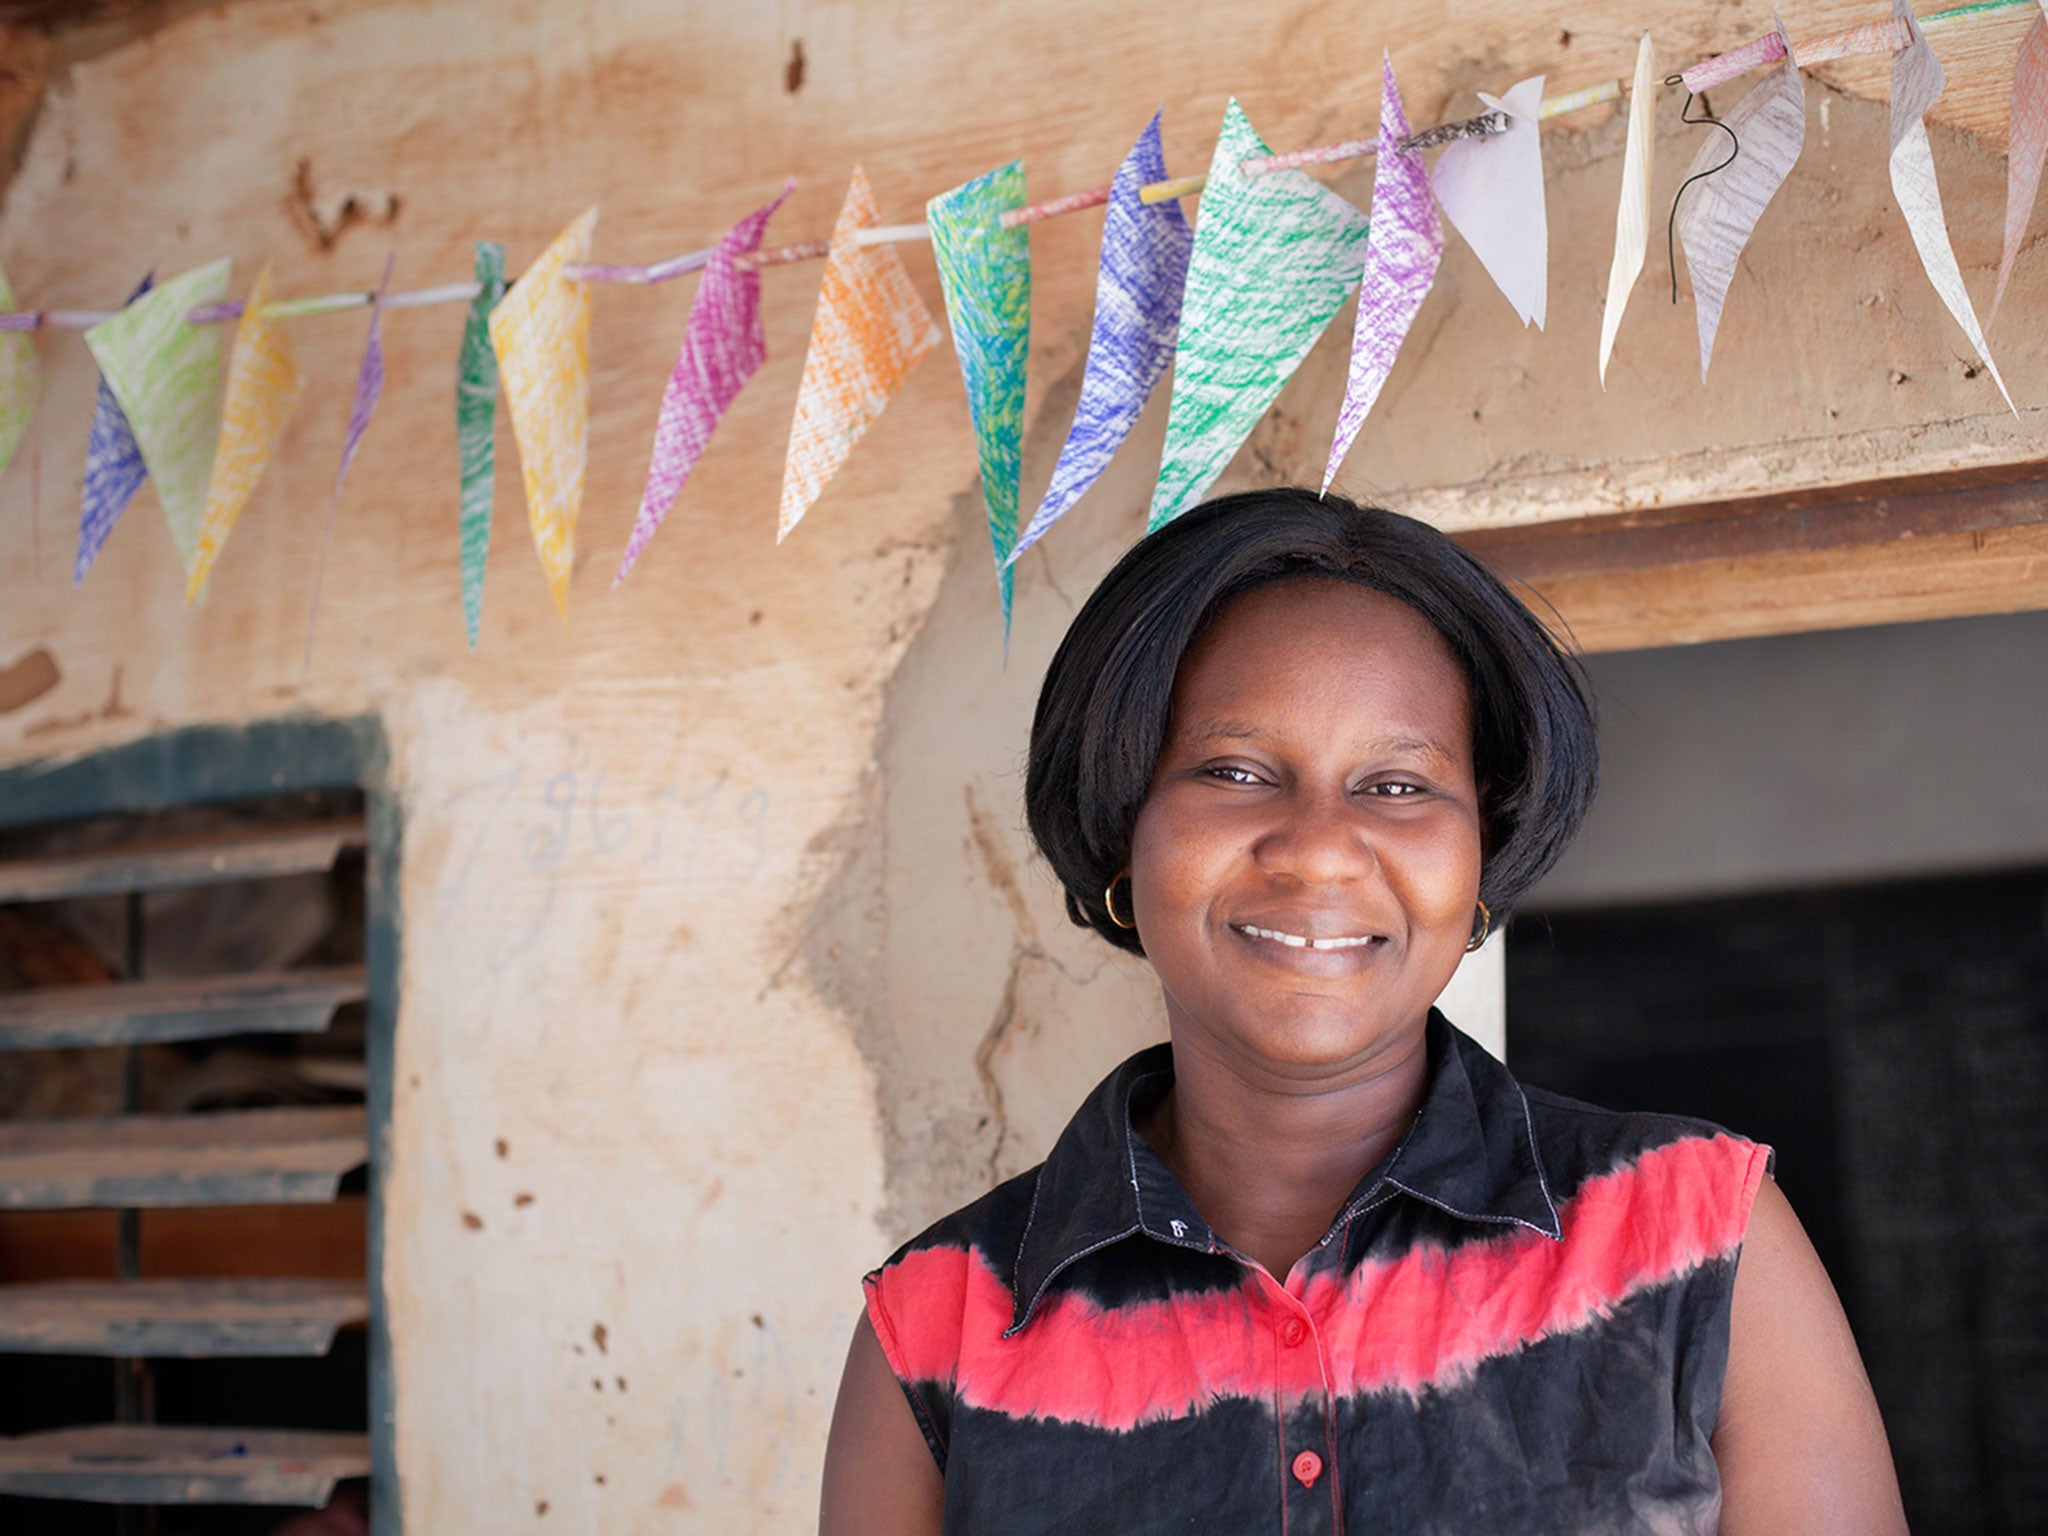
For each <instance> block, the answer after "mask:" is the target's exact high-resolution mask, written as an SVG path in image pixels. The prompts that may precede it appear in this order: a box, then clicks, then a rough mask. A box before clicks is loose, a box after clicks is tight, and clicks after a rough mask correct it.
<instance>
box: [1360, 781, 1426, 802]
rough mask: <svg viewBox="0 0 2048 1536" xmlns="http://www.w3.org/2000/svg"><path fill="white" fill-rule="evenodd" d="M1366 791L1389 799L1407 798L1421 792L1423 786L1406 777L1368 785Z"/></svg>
mask: <svg viewBox="0 0 2048 1536" xmlns="http://www.w3.org/2000/svg"><path fill="white" fill-rule="evenodd" d="M1365 792H1366V793H1367V794H1369V795H1378V796H1380V797H1381V798H1383V799H1387V800H1405V799H1407V798H1409V797H1410V796H1412V795H1419V794H1421V793H1422V786H1421V785H1420V784H1411V783H1409V782H1407V781H1406V780H1405V779H1388V780H1386V781H1384V782H1383V783H1379V784H1368V785H1366V786H1365Z"/></svg>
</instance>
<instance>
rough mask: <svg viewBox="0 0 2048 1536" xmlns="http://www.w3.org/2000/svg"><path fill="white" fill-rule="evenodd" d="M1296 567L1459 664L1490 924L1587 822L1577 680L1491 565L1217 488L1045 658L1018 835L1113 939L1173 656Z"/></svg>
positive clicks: (1076, 907)
mask: <svg viewBox="0 0 2048 1536" xmlns="http://www.w3.org/2000/svg"><path fill="white" fill-rule="evenodd" d="M1299 576H1320V577H1332V578H1335V579H1337V580H1340V581H1355V582H1358V583H1359V584H1361V585H1363V586H1368V587H1372V588H1374V589H1376V590H1378V591H1381V592H1384V593H1386V594H1387V595H1388V596H1389V597H1394V598H1398V599H1399V600H1400V601H1402V602H1404V603H1406V604H1408V606H1409V607H1411V608H1413V609H1415V610H1416V612H1418V613H1420V614H1421V615H1422V616H1423V617H1424V618H1426V619H1427V620H1429V622H1430V623H1431V624H1432V625H1434V626H1435V627H1436V629H1437V632H1438V633H1439V634H1441V635H1442V636H1443V637H1444V639H1445V640H1446V641H1447V642H1448V643H1449V645H1450V647H1451V651H1452V653H1453V654H1454V655H1455V656H1456V657H1457V658H1458V661H1459V662H1460V664H1461V665H1462V666H1463V667H1464V670H1465V678H1466V682H1467V686H1468V687H1469V689H1470V692H1471V704H1472V759H1473V769H1474V772H1475V776H1476V779H1477V781H1478V784H1479V787H1480V816H1481V822H1482V826H1483V829H1484V830H1483V835H1482V849H1483V854H1482V863H1481V867H1480V875H1479V899H1480V900H1481V901H1483V902H1485V903H1486V905H1487V907H1488V908H1489V909H1490V910H1491V912H1492V917H1493V924H1494V926H1495V927H1499V926H1500V925H1501V924H1502V923H1503V922H1505V921H1506V919H1507V916H1508V914H1509V913H1510V912H1511V911H1512V910H1513V909H1514V905H1515V902H1516V901H1517V900H1518V899H1519V898H1520V897H1521V895H1522V894H1523V893H1524V892H1525V891H1527V890H1528V889H1529V887H1530V886H1532V885H1534V884H1535V883H1536V881H1537V880H1539V879H1540V878H1541V877H1542V876H1543V875H1544V873H1545V872H1546V871H1548V870H1549V868H1550V867H1551V865H1553V864H1554V863H1556V862H1557V858H1558V855H1559V854H1561V853H1562V852H1564V849H1565V845H1566V844H1568V843H1569V842H1570V841H1571V840H1572V837H1573V835H1574V834H1575V833H1577V831H1578V829H1579V823H1580V822H1581V821H1583V820H1584V819H1585V815H1586V810H1587V808H1588V807H1589V806H1590V805H1591V804H1592V802H1593V792H1594V790H1595V788H1596V787H1597V785H1598V783H1599V778H1600V756H1599V748H1598V745H1597V743H1596V741H1595V735H1594V727H1593V707H1592V702H1591V699H1590V697H1589V695H1588V691H1587V688H1586V684H1585V679H1584V675H1583V673H1582V672H1581V671H1580V669H1579V666H1578V663H1577V662H1576V661H1575V660H1574V659H1573V658H1572V657H1571V655H1570V654H1569V653H1567V652H1566V651H1565V650H1564V648H1563V647H1561V646H1560V645H1559V644H1558V643H1557V641H1556V640H1555V639H1553V638H1552V637H1551V635H1550V632H1549V631H1548V630H1546V629H1545V628H1544V627H1543V625H1542V624H1541V623H1539V622H1538V621H1537V619H1536V617H1535V615H1533V614H1532V613H1530V612H1529V610H1528V609H1527V608H1526V607H1524V606H1523V605H1522V603H1521V602H1520V600H1518V599H1517V598H1516V597H1515V596H1514V594H1513V593H1511V592H1509V591H1508V589H1507V587H1506V585H1505V584H1504V583H1503V582H1502V581H1501V579H1500V578H1499V577H1498V576H1496V575H1495V574H1494V573H1493V572H1492V571H1491V570H1489V569H1488V568H1487V567H1486V566H1485V565H1483V564H1482V563H1480V562H1479V561H1478V560H1476V559H1475V558H1473V557H1472V556H1471V555H1468V554H1467V553H1465V551H1464V550H1462V549H1460V548H1459V547H1458V546H1457V545H1456V544H1453V543H1452V542H1451V541H1450V540H1449V539H1448V538H1446V537H1445V536H1444V535H1443V534H1441V533H1439V532H1438V531H1437V530H1436V529H1434V528H1432V527H1430V526H1429V525H1428V524H1427V523H1422V522H1417V521H1416V520H1415V519H1414V518H1410V517H1403V516H1401V515H1400V514H1399V513H1395V512H1387V511H1383V510H1381V509H1379V508H1377V507H1361V506H1358V505H1357V504H1356V503H1354V502H1350V501H1346V500H1344V499H1343V498H1342V497H1340V496H1318V495H1316V494H1315V493H1314V492H1313V491H1308V490H1302V489H1299V488H1294V487H1283V488H1280V489H1275V490H1265V491H1245V492H1241V493H1239V494H1237V495H1234V496H1219V497H1217V498H1216V499H1215V500H1213V501H1208V502H1204V503H1203V504H1202V505H1200V506H1198V507H1195V508H1193V509H1192V510H1190V511H1188V512H1186V513H1184V514H1183V515H1182V516H1180V517H1178V518H1176V519H1175V520H1174V521H1173V522H1170V523H1168V524H1167V525H1166V526H1165V527H1164V528H1161V529H1160V530H1159V531H1158V532H1156V533H1153V534H1151V535H1150V536H1148V537H1147V538H1145V539H1143V540H1142V541H1140V542H1139V543H1138V544H1137V545H1136V546H1134V547H1133V548H1132V549H1131V551H1130V552H1129V553H1128V554H1126V555H1125V556H1124V557H1123V559H1122V560H1120V561H1118V562H1117V565H1116V568H1115V569H1114V570H1112V571H1111V572H1110V573H1109V574H1108V575H1107V576H1106V577H1104V578H1103V580H1102V584H1101V585H1100V586H1098V587H1097V588H1096V589H1095V591H1094V592H1093V593H1092V594H1090V596H1089V598H1088V601H1087V602H1086V603H1084V604H1082V605H1081V611H1080V612H1079V613H1078V614H1076V615H1075V616H1074V622H1073V624H1072V625H1071V626H1069V627H1068V630H1067V634H1066V638H1065V639H1064V640H1062V641H1061V642H1060V648H1059V650H1058V651H1057V652H1056V653H1055V654H1054V656H1053V659H1052V665H1051V666H1050V667H1049V668H1047V669H1046V674H1045V685H1044V687H1043V688H1042V689H1040V691H1039V695H1038V711H1037V714H1036V715H1035V716H1034V718H1033V720H1032V722H1031V755H1030V765H1029V767H1028V769H1027V771H1026V773H1025V779H1024V809H1025V815H1026V817H1027V819H1028V820H1029V822H1030V826H1031V835H1032V837H1033V838H1034V839H1035V840H1036V841H1037V843H1038V846H1039V849H1040V850H1041V851H1042V852H1043V853H1044V854H1045V857H1046V859H1047V860H1048V861H1049V862H1050V863H1051V865H1052V867H1053V872H1054V873H1055V874H1056V875H1058V876H1059V880H1060V884H1061V885H1062V886H1064V887H1065V889H1066V894H1067V915H1068V916H1069V917H1071V918H1072V919H1073V920H1074V921H1075V922H1076V923H1077V924H1079V925H1080V926H1082V927H1084V928H1093V929H1094V930H1095V931H1096V932H1097V933H1099V934H1101V935H1102V937H1104V938H1105V939H1107V940H1109V942H1110V943H1112V944H1115V945H1117V946H1118V947H1119V948H1122V949H1128V950H1131V951H1132V952H1134V953H1137V954H1143V953H1144V950H1143V947H1142V946H1141V945H1140V944H1139V942H1138V935H1137V931H1136V930H1135V929H1130V928H1124V927H1121V926H1120V925H1118V924H1116V923H1114V922H1112V921H1111V919H1110V916H1109V913H1108V911H1107V909H1106V908H1105V907H1104V905H1103V893H1104V891H1105V889H1106V888H1107V887H1108V885H1109V883H1110V882H1111V881H1112V880H1113V879H1115V878H1116V876H1117V875H1118V874H1120V873H1121V872H1122V871H1123V870H1125V869H1126V868H1127V867H1128V865H1129V862H1130V851H1131V833H1132V829H1133V827H1134V826H1135V824H1136V822H1137V816H1138V807H1139V805H1140V804H1141V803H1142V802H1143V801H1144V798H1145V795H1146V792H1147V790H1148V789H1149V788H1150V786H1151V783H1152V771H1153V767H1154V765H1155V764H1156V763H1157V761H1158V758H1159V750H1160V747H1161V745H1162V744H1163V743H1164V741H1165V738H1166V727H1167V711H1168V708H1169V706H1170V704H1171V702H1172V698H1173V685H1174V679H1175V677H1176V676H1177V675H1178V673H1179V671H1180V664H1181V658H1182V657H1183V656H1185V655H1186V654H1187V649H1188V647H1189V646H1190V645H1191V644H1193V643H1194V640H1195V637H1196V636H1197V635H1199V634H1200V633H1201V632H1202V630H1203V629H1204V628H1205V627H1206V626H1207V625H1208V624H1209V622H1210V621H1211V620H1212V619H1213V618H1214V617H1215V616H1216V614H1217V612H1218V611H1219V610H1220V609H1221V608H1222V607H1223V606H1224V605H1225V604H1226V603H1228V602H1229V601H1230V600H1231V599H1232V598H1234V597H1236V596H1238V595H1239V594H1241V593H1243V592H1247V591H1249V590H1250V589H1251V588H1253V587H1258V586H1263V585H1265V584H1266V583H1267V582H1271V581H1281V580H1285V579H1287V578H1289V577H1299ZM1129 900H1130V898H1129V896H1128V895H1126V896H1125V897H1124V902H1125V904H1126V905H1128V903H1129Z"/></svg>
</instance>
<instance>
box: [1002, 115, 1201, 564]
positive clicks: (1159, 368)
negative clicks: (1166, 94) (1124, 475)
mask: <svg viewBox="0 0 2048 1536" xmlns="http://www.w3.org/2000/svg"><path fill="white" fill-rule="evenodd" d="M1164 180H1166V155H1165V153H1164V151H1162V150H1161V148H1160V146H1159V114H1158V113H1156V112H1155V113H1154V114H1153V115H1152V121H1151V122H1149V123H1147V124H1146V125H1145V131H1144V132H1143V133H1141V134H1139V135H1138V142H1137V143H1136V144H1134V145H1132V146H1131V152H1130V153H1129V154H1128V155H1126V156H1124V163H1123V164H1122V165H1120V166H1118V167H1117V172H1116V181H1115V184H1114V185H1113V186H1112V187H1111V188H1110V194H1109V211H1108V215H1107V217H1106V219H1105V221H1104V223H1103V226H1102V268H1101V272H1100V275H1099V276H1098V277H1097V279H1096V284H1095V327H1094V331H1093V333H1092V334H1091V335H1090V337H1089V338H1088V369H1087V372H1086V373H1085V374H1084V375H1083V376H1082V379H1081V403H1080V406H1079V408H1078V409H1077V410H1076V411H1075V413H1074V425H1073V429H1072V430H1071V431H1069V432H1068V433H1067V443H1066V446H1065V447H1064V448H1062V449H1061V450H1060V460H1059V463H1058V464H1057V465H1056V466H1055V467H1054V469H1053V472H1052V485H1051V486H1050V487H1049V488H1048V489H1047V490H1046V493H1045V500H1044V501H1043V502H1041V503H1040V504H1039V507H1038V511H1037V513H1036V514H1035V515H1034V516H1033V517H1032V519H1031V523H1030V526H1028V527H1027V528H1026V529H1025V530H1024V534H1023V537H1022V538H1020V539H1018V540H1017V547H1016V549H1015V550H1013V551H1012V552H1011V554H1010V558H1009V559H1008V560H1007V561H1005V562H1004V563H1005V564H1006V565H1014V564H1016V562H1017V556H1019V555H1021V554H1023V553H1024V551H1025V550H1027V549H1029V548H1030V547H1031V546H1032V545H1033V544H1035V543H1037V542H1038V540H1039V539H1040V538H1042V537H1043V536H1044V535H1045V533H1046V531H1047V530H1048V529H1050V528H1051V527H1052V525H1053V524H1054V523H1056V522H1058V521H1059V519H1060V517H1061V516H1062V515H1063V514H1064V513H1065V512H1066V510H1067V509H1068V508H1069V507H1071V506H1073V504H1074V503H1075V502H1077V501H1079V500H1080V499H1081V497H1082V496H1083V495H1085V494H1086V493H1087V491H1088V488H1089V487H1090V486H1092V485H1093V484H1094V483H1095V482H1096V480H1097V479H1098V478H1099V477H1100V476H1101V474H1102V471H1103V470H1104V469H1105V468H1107V467H1108V465H1109V461H1110V459H1111V458H1112V457H1114V456H1115V454H1116V451H1117V449H1119V448H1121V447H1122V446H1123V442H1124V439H1125V438H1126V437H1128V436H1129V435H1130V431H1131V427H1132V425H1133V424H1134V423H1135V422H1136V421H1137V419H1138V415H1139V413H1140V412H1141V411H1143V410H1144V408H1145V402H1146V400H1147V399H1149V398H1150V397H1151V394H1152V391H1153V389H1154V388H1155V387H1156V386H1157V385H1158V383H1159V381H1160V380H1161V379H1162V378H1164V377H1165V376H1166V370H1167V368H1168V366H1169V365H1170V364H1171V363H1172V362H1173V347H1174V341H1175V338H1176V337H1177V336H1178V334H1179V332H1180V301H1181V295H1182V292H1183V290H1184V289H1185V288H1186V286H1187V278H1188V255H1189V253H1190V252H1191V251H1192V250H1193V249H1194V245H1195V232H1194V230H1193V228H1191V227H1190V226H1189V224H1188V221H1187V215H1186V214H1184V213H1182V212H1181V207H1180V204H1179V202H1178V201H1175V200H1168V201H1166V202H1163V203H1153V204H1151V205H1150V206H1147V205H1146V203H1145V202H1144V200H1143V199H1142V198H1140V197H1139V195H1138V193H1139V190H1140V189H1141V188H1142V187H1144V186H1145V184H1146V183H1148V182H1154V181H1164Z"/></svg>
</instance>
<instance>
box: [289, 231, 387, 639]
mask: <svg viewBox="0 0 2048 1536" xmlns="http://www.w3.org/2000/svg"><path fill="white" fill-rule="evenodd" d="M397 260H398V253H397V252H396V251H393V252H392V253H391V254H390V255H389V256H386V257H385V258H384V277H383V279H382V281H380V282H379V283H378V284H377V291H376V292H375V293H374V294H372V295H371V297H370V334H369V335H368V336H367V337H365V338H364V341H363V361H362V364H361V366H360V367H358V368H357V369H356V392H355V394H354V396H353V397H352V398H351V399H350V400H349V403H348V425H347V426H346V427H344V428H343V429H342V434H341V462H340V463H339V464H337V465H336V466H335V467H334V491H333V494H331V495H330V496H329V497H328V498H327V522H326V524H325V526H324V527H322V528H321V530H320V554H319V556H318V558H317V559H316V560H315V561H314V564H313V600H312V601H311V602H310V603H309V604H307V606H306V658H305V664H306V665H307V666H309V667H310V666H312V664H313V631H314V628H315V626H316V625H318V623H319V622H320V589H321V587H322V586H324V585H325V584H326V580H327V546H328V545H329V544H331V543H332V542H333V540H334V516H335V513H337V512H339V511H340V510H341V488H342V486H344V485H346V484H347V483H348V471H349V466H350V465H352V464H354V463H355V461H356V450H357V449H359V448H361V447H362V446H363V434H364V433H365V432H367V431H368V430H369V428H370V417H371V416H372V415H374V414H375V413H376V410H377V402H378V401H379V400H380V399H382V398H383V396H384V330H383V326H382V324H381V322H382V320H383V317H384V294H385V291H386V290H387V289H389V288H390V286H391V268H392V267H393V265H395V264H396V262H397Z"/></svg>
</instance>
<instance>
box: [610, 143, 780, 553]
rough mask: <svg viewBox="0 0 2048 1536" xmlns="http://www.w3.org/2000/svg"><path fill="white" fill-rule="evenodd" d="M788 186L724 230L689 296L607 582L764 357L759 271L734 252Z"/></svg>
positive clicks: (749, 244) (757, 236)
mask: <svg viewBox="0 0 2048 1536" xmlns="http://www.w3.org/2000/svg"><path fill="white" fill-rule="evenodd" d="M795 188H796V179H795V178H794V177H791V178H790V180H789V181H788V182H787V183H786V184H785V185H784V186H783V189H782V190H781V192H779V193H777V194H776V195H775V197H774V198H772V199H771V200H769V201H768V202H766V203H764V204H762V205H761V206H760V207H759V208H756V209H755V210H754V211H753V212H752V213H750V214H748V215H747V216H746V217H745V218H744V219H741V220H740V221H739V223H737V224H735V225H734V226H733V227H732V228H731V229H730V230H728V231H727V232H726V235H725V238H724V239H722V240H720V241H719V242H718V244H717V246H716V247H715V248H714V249H713V250H712V252H711V260H710V262H709V263H707V264H706V266H705V268H704V276H703V277H702V278H701V279H700V280H699V282H698V284H697V294H696V297H695V298H693V299H692V300H691V301H690V319H689V322H688V323H687V324H686V325H685V326H684V327H683V347H682V351H681V352H679V353H678V354H677V356H676V366H675V369H674V371H673V372H671V373H670V374H669V379H668V387H667V388H666V389H665V390H663V391H662V396H661V415H660V417H659V419H658V420H657V421H656V422H655V425H654V453H653V456H652V457H651V458H650V460H649V461H648V465H647V486H646V488H645V489H644V490H643V491H642V492H641V493H640V515H639V516H638V517H636V518H635V519H634V520H633V533H632V536H631V537H630V538H628V539H627V540H626V557H625V558H624V559H623V560H621V561H620V562H619V574H618V575H617V576H615V577H613V578H612V586H613V587H614V588H616V587H617V586H618V584H619V583H620V582H622V581H624V580H625V579H626V572H628V571H630V570H631V569H633V562H634V561H636V560H638V559H639V558H640V552H641V551H642V550H643V549H645V548H646V547H647V541H648V540H649V539H651V538H653V537H654V530H655V529H657V528H659V527H660V526H661V520H662V519H663V518H664V517H666V516H668V509H669V508H670V507H672V506H674V505H675V500H676V497H677V495H678V494H680V493H681V491H682V489H683V483H684V482H685V481H686V480H688V479H689V478H690V471H691V470H693V469H695V468H696V467H697V460H698V459H699V458H701V457H702V456H703V453H704V449H705V447H706V446H707V445H708V444H709V443H710V441H711V434H712V433H713V432H715V431H717V430H718V423H719V420H720V419H721V418H722V417H723V416H724V415H725V412H726V408H727V407H728V406H730V405H731V404H732V403H733V401H734V400H736V399H738V398H739V393H740V391H741V390H743V389H745V388H746V387H747V381H748V380H749V379H751V378H753V376H754V373H755V370H756V369H758V368H759V367H760V366H761V363H762V361H763V360H764V359H765V358H766V357H767V356H768V342H767V339H766V337H764V336H763V335H762V332H761V274H760V273H759V272H757V271H756V270H755V269H754V268H753V267H751V266H744V265H742V264H741V262H740V257H742V256H744V255H747V254H748V253H749V252H752V251H757V250H759V249H760V248H761V237H762V235H764V234H765V233H766V232H767V229H768V221H769V220H770V219H771V218H773V217H774V216H775V210H776V209H778V208H780V207H781V206H782V201H783V199H784V198H786V197H788V196H789V194H790V193H791V192H792V191H794V190H795Z"/></svg>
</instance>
